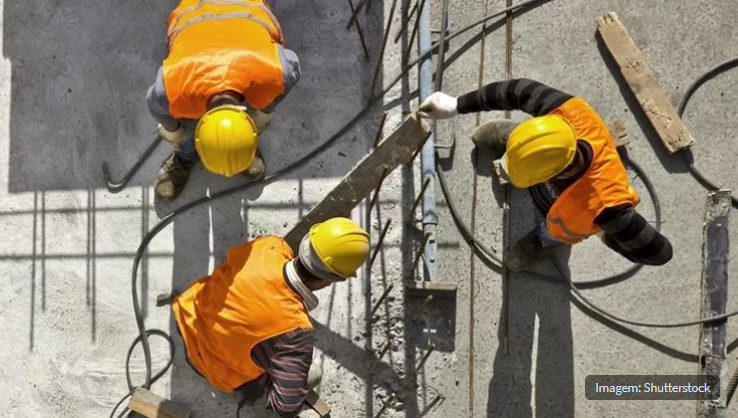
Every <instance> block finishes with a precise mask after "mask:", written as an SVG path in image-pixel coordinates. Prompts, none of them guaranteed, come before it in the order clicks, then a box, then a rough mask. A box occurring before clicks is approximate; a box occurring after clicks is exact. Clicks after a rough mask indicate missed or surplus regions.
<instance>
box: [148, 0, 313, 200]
mask: <svg viewBox="0 0 738 418" xmlns="http://www.w3.org/2000/svg"><path fill="white" fill-rule="evenodd" d="M168 28H169V30H168V33H167V40H168V46H169V54H168V56H167V58H166V59H165V60H164V63H163V65H162V66H161V67H160V68H159V71H158V73H157V75H156V81H155V82H154V84H153V85H152V86H151V87H150V88H149V91H148V94H147V102H148V106H149V111H150V112H151V114H152V115H153V116H154V118H155V119H156V120H157V121H158V122H159V126H158V131H159V134H160V135H161V136H162V138H163V139H165V140H166V141H167V142H169V143H170V144H172V146H173V147H174V152H173V153H172V154H171V155H170V156H169V158H167V160H166V161H165V162H164V164H163V165H162V166H161V169H160V170H159V172H158V174H157V176H156V186H155V192H156V196H157V197H158V198H160V199H163V200H172V199H174V198H176V197H177V196H178V195H179V194H180V193H181V192H182V190H183V189H184V187H185V185H186V183H187V178H188V177H189V174H190V170H191V169H192V167H193V165H194V164H195V163H196V162H197V161H202V163H203V165H204V166H205V168H206V169H208V170H209V171H211V172H213V173H215V174H219V175H222V176H226V177H232V176H234V175H236V174H243V175H244V176H245V177H246V178H247V179H248V180H249V181H256V180H259V179H261V178H262V177H263V176H264V170H265V169H266V167H265V164H264V159H263V158H262V156H261V154H260V153H259V151H258V140H259V135H260V134H261V133H262V132H263V131H264V130H265V129H266V128H267V127H268V126H269V124H270V122H271V117H272V112H273V110H274V108H275V106H276V105H277V104H278V103H279V102H280V101H281V100H282V99H283V98H284V97H285V96H286V95H287V93H288V92H289V91H290V89H291V88H292V87H294V85H295V84H296V83H297V82H298V80H299V78H300V63H299V60H298V58H297V55H296V54H295V53H294V52H292V51H290V50H289V49H286V48H285V44H284V38H283V35H282V29H281V27H280V25H279V22H278V21H277V19H276V18H275V17H274V15H273V14H272V12H271V10H270V9H269V6H268V5H267V4H266V2H265V1H263V0H233V1H221V0H182V1H181V2H180V3H179V6H177V8H176V9H174V11H173V12H172V13H171V14H170V15H169V21H168Z"/></svg>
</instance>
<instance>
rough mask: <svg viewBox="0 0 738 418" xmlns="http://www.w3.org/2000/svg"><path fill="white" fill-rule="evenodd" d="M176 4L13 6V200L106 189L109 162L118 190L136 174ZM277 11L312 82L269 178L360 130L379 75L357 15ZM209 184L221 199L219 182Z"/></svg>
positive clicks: (272, 151) (301, 88) (284, 6)
mask: <svg viewBox="0 0 738 418" xmlns="http://www.w3.org/2000/svg"><path fill="white" fill-rule="evenodd" d="M177 3H178V2H177V1H176V0H166V1H160V2H157V1H150V0H141V1H140V2H138V3H136V4H135V5H133V4H130V3H126V2H110V1H104V0H92V1H91V2H84V3H78V2H77V3H75V2H58V1H51V0H31V1H22V2H21V1H9V2H5V3H4V5H3V13H4V22H5V23H4V27H3V53H4V56H5V57H6V58H8V59H9V60H10V62H11V65H12V72H11V84H12V88H11V92H10V95H11V107H10V108H11V110H10V117H9V118H10V159H9V160H10V167H9V189H10V191H11V192H14V193H18V192H24V191H37V190H39V191H40V190H74V189H82V190H84V189H87V188H89V187H92V188H102V187H104V180H103V176H102V162H103V161H105V160H107V161H108V162H109V165H110V170H111V175H112V177H113V179H114V180H119V179H120V178H122V177H123V175H124V174H125V172H126V171H127V170H128V169H129V168H130V167H132V166H133V164H134V163H135V162H136V161H137V160H138V158H139V156H140V155H141V154H142V153H143V151H144V150H145V149H146V148H147V147H148V145H149V143H150V140H151V137H152V136H153V135H154V134H155V131H156V123H155V121H154V120H153V118H152V117H151V116H150V114H149V112H148V109H147V107H146V103H145V97H146V91H147V89H148V87H149V86H150V85H151V84H152V83H153V82H154V77H155V74H156V71H157V68H158V67H159V65H160V64H161V61H162V60H163V58H164V57H165V55H166V21H167V18H168V16H169V13H170V12H171V10H173V9H174V7H176V5H177ZM274 3H276V4H272V7H273V9H274V10H275V12H276V13H277V14H278V15H279V16H280V19H281V23H282V24H283V29H284V31H285V37H286V39H287V43H288V46H289V47H290V48H291V49H293V50H295V51H296V52H298V55H299V56H300V58H301V65H302V79H301V81H300V82H299V83H298V86H297V87H296V88H295V90H294V91H293V92H292V93H291V95H290V96H291V97H290V98H288V100H286V101H285V102H283V103H282V104H281V105H280V106H279V109H278V112H277V114H276V116H275V118H274V121H273V123H272V127H271V128H270V130H269V131H268V132H267V133H265V135H264V137H263V141H262V151H263V152H264V157H265V160H266V162H267V164H268V172H271V171H274V169H276V168H279V167H281V166H284V165H286V164H288V163H289V162H292V161H294V160H296V159H298V158H299V157H301V156H302V155H305V154H307V153H308V152H309V151H310V150H312V149H314V148H316V147H317V145H318V144H319V143H320V142H322V141H324V140H325V139H326V138H327V137H328V136H329V135H331V134H332V133H334V132H335V131H337V130H338V128H339V127H340V126H341V125H342V124H343V123H345V121H347V120H349V119H350V117H351V116H353V115H352V114H348V113H347V109H356V111H358V109H359V108H360V107H361V106H358V104H359V103H361V104H364V103H365V101H366V99H365V98H364V95H365V91H366V90H367V89H368V84H369V83H370V82H371V72H372V70H373V68H368V67H373V66H372V65H367V64H369V62H367V61H365V60H364V59H363V58H361V57H363V55H362V54H361V52H360V48H359V47H358V41H357V39H355V38H356V32H355V30H352V31H350V32H349V31H346V30H345V29H344V28H343V27H342V26H341V23H342V22H339V20H341V19H343V20H347V18H348V17H347V16H348V15H347V14H346V13H344V9H347V5H345V4H341V5H340V7H339V6H338V5H333V4H329V3H328V2H325V1H323V2H311V3H305V4H302V3H299V2H298V3H293V2H291V3H287V2H282V1H278V2H274ZM373 10H374V11H375V12H373V13H375V14H376V13H377V12H376V11H378V13H381V12H382V10H381V9H380V8H376V9H373ZM337 12H338V13H337ZM372 18H373V17H372ZM370 20H371V19H370ZM371 23H372V24H371V25H366V24H365V25H366V26H367V28H364V30H365V31H366V32H367V35H366V36H367V38H368V39H367V43H368V44H369V46H370V47H372V48H373V49H374V50H377V49H378V48H377V47H376V45H377V44H378V43H379V41H381V29H379V26H378V25H376V24H374V22H373V21H371ZM344 24H345V22H344ZM321 51H323V52H321ZM374 55H376V53H374ZM374 58H375V57H374V56H373V57H372V59H374ZM349 64H351V67H349V66H348V65H349ZM357 64H359V65H357ZM357 74H359V75H360V79H359V78H357V77H356V75H357ZM367 79H368V80H367ZM380 81H381V79H380ZM327 115H330V116H329V117H327ZM344 115H345V116H344ZM339 116H343V117H339ZM359 138H362V139H363V135H358V136H351V135H347V138H346V140H345V141H344V142H348V143H349V145H348V146H346V144H344V146H343V147H340V146H339V147H336V148H337V151H339V152H340V151H341V150H342V149H343V150H344V152H342V153H337V152H333V153H332V154H335V155H336V156H337V158H335V159H333V160H332V161H331V162H330V164H324V165H321V166H320V167H319V168H317V169H316V170H315V173H314V175H317V176H321V177H322V176H325V177H334V176H341V175H342V174H343V173H345V172H346V171H347V170H348V169H349V168H350V167H351V166H352V165H353V164H354V163H355V159H353V158H352V157H353V153H352V152H345V149H349V150H350V149H351V148H352V147H353V148H358V147H363V146H364V144H360V143H357V142H356V141H358V140H359ZM363 149H365V148H363ZM170 152H171V149H170V148H169V146H168V145H167V144H166V143H162V144H160V145H159V146H158V147H157V149H156V150H155V151H154V153H153V154H152V156H151V157H150V158H149V159H148V160H147V161H146V163H145V164H144V165H143V166H142V167H141V170H140V171H139V173H137V174H136V175H135V176H134V177H133V179H132V180H131V182H130V185H129V186H140V185H147V186H148V185H151V184H153V181H154V176H155V173H156V171H157V170H158V168H159V166H160V164H161V162H162V161H163V160H164V159H165V158H166V156H167V155H168V154H169V153H170ZM341 154H343V156H341ZM316 163H318V164H320V163H321V162H316ZM199 175H202V176H206V177H207V178H208V181H209V182H210V183H211V184H213V185H215V189H216V190H220V188H219V187H218V185H219V183H220V179H219V178H218V177H216V176H214V175H211V174H210V173H206V172H202V173H200V174H199ZM299 175H300V173H292V174H291V175H290V176H291V177H292V178H295V177H296V176H299Z"/></svg>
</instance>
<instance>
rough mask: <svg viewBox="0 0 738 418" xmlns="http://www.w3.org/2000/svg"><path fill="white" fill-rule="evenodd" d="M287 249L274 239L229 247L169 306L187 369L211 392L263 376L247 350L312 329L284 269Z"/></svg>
mask: <svg viewBox="0 0 738 418" xmlns="http://www.w3.org/2000/svg"><path fill="white" fill-rule="evenodd" d="M292 258H294V257H293V254H292V250H291V249H290V248H289V246H288V245H287V243H286V242H285V241H284V240H283V239H281V238H279V237H274V236H270V237H262V238H257V239H255V240H253V241H251V242H248V243H246V244H244V245H241V246H238V247H234V248H231V249H230V250H229V251H228V257H227V260H226V262H225V263H223V264H221V265H220V266H218V267H217V268H216V269H215V270H214V271H213V274H212V275H211V276H208V277H204V278H202V279H200V280H198V281H197V282H195V283H193V284H192V285H191V286H190V287H189V288H188V289H187V290H186V291H185V292H183V293H182V294H181V295H180V296H179V297H177V298H176V300H175V301H174V303H173V304H172V309H173V311H174V315H175V319H176V321H177V325H178V327H179V330H180V332H181V334H182V337H183V339H184V341H185V345H186V347H187V353H188V356H189V358H190V361H191V362H192V364H193V366H194V367H195V368H196V369H197V370H198V371H199V372H200V373H201V374H203V375H204V376H205V377H206V378H207V379H208V381H209V382H210V384H211V385H213V387H215V388H217V389H220V390H222V391H226V392H230V391H232V390H233V389H235V388H237V387H239V386H240V385H242V384H243V383H245V382H247V381H250V380H253V379H255V378H257V377H258V376H260V375H261V374H262V373H264V370H263V369H261V368H260V367H258V366H257V365H256V364H254V362H253V361H252V359H251V349H252V348H253V347H254V346H255V345H256V344H258V343H259V342H261V341H264V340H266V339H268V338H271V337H274V336H277V335H279V334H282V333H284V332H287V331H290V330H293V329H296V328H302V329H312V324H311V323H310V319H309V317H308V314H307V311H306V309H305V306H304V305H303V302H302V299H300V297H299V296H298V295H297V294H296V293H295V292H294V291H293V290H292V288H290V287H289V285H288V284H287V282H286V280H285V277H284V266H285V264H286V263H287V262H288V261H289V260H291V259H292Z"/></svg>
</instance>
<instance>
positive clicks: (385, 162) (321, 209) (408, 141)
mask: <svg viewBox="0 0 738 418" xmlns="http://www.w3.org/2000/svg"><path fill="white" fill-rule="evenodd" d="M428 136H430V129H429V128H428V126H427V125H426V124H425V122H423V121H422V120H421V119H420V118H419V117H418V116H417V115H416V114H415V113H413V114H412V115H410V116H408V117H407V118H406V119H405V120H404V121H403V122H402V124H401V125H400V126H399V127H398V128H397V129H395V131H394V132H392V133H391V134H390V136H388V137H387V138H385V139H384V140H383V141H382V142H380V143H379V145H377V147H376V148H374V149H373V150H372V151H371V152H370V153H369V154H367V155H366V156H365V157H364V159H362V160H361V161H360V162H359V163H358V164H357V165H356V166H354V168H353V169H351V171H350V172H349V174H348V175H346V177H344V178H343V180H341V182H340V183H339V184H338V186H336V187H335V188H334V189H333V190H331V191H330V193H328V195H327V196H326V197H325V198H324V199H323V200H322V201H321V202H320V203H318V204H317V205H316V206H315V207H314V208H313V209H312V210H311V211H310V213H308V214H307V215H306V216H305V217H304V218H302V219H301V220H300V222H298V223H297V225H295V227H294V228H292V230H290V232H288V233H287V235H286V236H285V240H286V241H287V243H288V244H289V245H290V247H292V250H293V251H295V253H297V249H298V247H299V245H300V240H301V239H302V237H303V236H304V235H305V234H306V233H307V232H308V230H309V229H310V227H311V226H312V225H313V224H315V223H318V222H323V221H326V220H328V219H330V218H333V217H336V216H349V215H350V214H351V210H352V209H353V208H355V207H356V205H358V204H359V202H361V201H362V200H363V199H364V198H365V197H367V196H368V195H369V194H370V193H371V192H372V191H373V190H374V189H376V188H377V187H378V186H379V185H380V182H381V180H382V178H383V175H384V174H386V173H387V174H388V173H390V172H392V170H394V169H395V168H396V167H397V166H399V165H400V164H406V163H408V162H410V161H411V159H412V157H413V155H414V154H415V151H417V150H418V149H420V147H422V146H423V144H424V143H425V141H426V140H427V139H428ZM385 170H386V171H385Z"/></svg>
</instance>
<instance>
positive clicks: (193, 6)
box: [162, 0, 289, 119]
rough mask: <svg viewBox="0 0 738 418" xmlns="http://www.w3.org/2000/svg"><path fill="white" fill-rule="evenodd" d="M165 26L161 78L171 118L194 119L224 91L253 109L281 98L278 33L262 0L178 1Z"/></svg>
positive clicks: (280, 41)
mask: <svg viewBox="0 0 738 418" xmlns="http://www.w3.org/2000/svg"><path fill="white" fill-rule="evenodd" d="M168 27H169V31H168V35H167V38H168V43H169V55H168V56H167V58H166V59H165V60H164V65H163V66H162V76H163V82H164V86H165V89H166V96H167V100H168V103H169V114H170V115H171V116H172V117H173V118H175V119H199V118H200V117H201V116H202V115H203V114H205V112H206V111H207V103H208V100H209V99H210V98H211V97H212V96H213V95H215V94H217V93H222V92H225V91H229V90H230V91H235V92H238V93H241V94H243V96H244V97H245V98H246V102H247V103H248V104H249V105H250V106H252V107H254V108H256V109H259V110H261V109H264V108H266V107H267V106H269V105H270V104H272V103H273V102H274V101H275V100H276V99H277V98H278V97H279V96H280V95H282V94H283V93H285V87H286V86H285V74H284V68H283V61H284V59H285V56H284V50H283V49H282V47H283V45H284V40H283V37H282V29H281V27H280V25H279V22H278V21H277V19H276V18H275V17H274V15H273V14H272V12H271V10H270V9H269V6H267V4H266V3H265V2H264V1H262V0H182V1H181V2H180V4H179V6H177V8H176V9H174V11H173V12H172V13H171V15H170V16H169V24H168ZM288 87H289V86H288Z"/></svg>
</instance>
